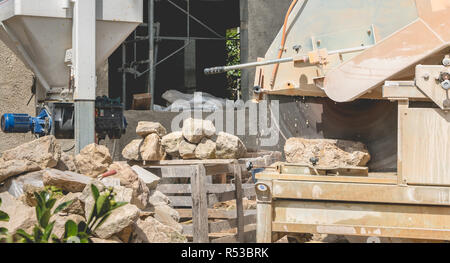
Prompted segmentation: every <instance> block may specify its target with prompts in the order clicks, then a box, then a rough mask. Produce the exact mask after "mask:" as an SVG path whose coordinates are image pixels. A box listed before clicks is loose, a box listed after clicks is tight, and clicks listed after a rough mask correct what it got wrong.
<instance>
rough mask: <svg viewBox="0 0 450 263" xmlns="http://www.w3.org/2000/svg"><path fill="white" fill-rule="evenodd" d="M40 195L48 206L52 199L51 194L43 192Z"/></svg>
mask: <svg viewBox="0 0 450 263" xmlns="http://www.w3.org/2000/svg"><path fill="white" fill-rule="evenodd" d="M40 195H41V197H42V201H44V204H46V203H47V201H48V200H49V199H50V197H51V194H50V193H49V192H47V191H42V192H41V193H40Z"/></svg>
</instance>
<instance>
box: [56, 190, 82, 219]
mask: <svg viewBox="0 0 450 263" xmlns="http://www.w3.org/2000/svg"><path fill="white" fill-rule="evenodd" d="M81 195H82V193H69V194H67V195H65V196H64V197H62V198H61V199H59V200H58V201H56V203H55V207H58V206H59V205H61V204H62V203H65V202H68V201H72V204H70V205H69V206H68V207H66V208H64V209H63V210H62V211H61V214H62V213H65V214H73V215H80V216H83V217H84V216H85V211H84V203H83V202H81Z"/></svg>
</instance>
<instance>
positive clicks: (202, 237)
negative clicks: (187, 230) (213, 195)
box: [191, 165, 209, 243]
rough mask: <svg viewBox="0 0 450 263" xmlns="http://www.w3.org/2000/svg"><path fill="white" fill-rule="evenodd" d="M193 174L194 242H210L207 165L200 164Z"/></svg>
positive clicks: (193, 170)
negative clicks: (206, 179)
mask: <svg viewBox="0 0 450 263" xmlns="http://www.w3.org/2000/svg"><path fill="white" fill-rule="evenodd" d="M191 174H192V177H191V178H192V179H191V184H192V215H193V220H192V221H193V230H194V231H193V233H194V243H209V237H208V233H209V231H208V203H207V200H206V184H205V177H206V174H205V167H204V166H203V165H198V166H197V167H196V169H192V173H191Z"/></svg>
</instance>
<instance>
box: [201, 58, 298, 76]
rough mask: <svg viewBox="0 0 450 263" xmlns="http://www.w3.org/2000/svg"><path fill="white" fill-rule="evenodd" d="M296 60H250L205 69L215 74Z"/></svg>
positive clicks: (210, 73) (207, 73)
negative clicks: (239, 63)
mask: <svg viewBox="0 0 450 263" xmlns="http://www.w3.org/2000/svg"><path fill="white" fill-rule="evenodd" d="M292 61H294V58H292V57H291V58H282V59H273V60H267V61H261V62H250V63H245V64H241V65H234V66H224V67H214V68H207V69H205V71H204V72H205V74H206V75H213V74H220V73H225V72H227V71H232V70H239V69H245V68H256V67H261V66H266V65H273V64H279V63H287V62H292Z"/></svg>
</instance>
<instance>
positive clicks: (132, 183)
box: [110, 135, 151, 209]
mask: <svg viewBox="0 0 450 263" xmlns="http://www.w3.org/2000/svg"><path fill="white" fill-rule="evenodd" d="M150 136H151V135H150ZM110 169H114V170H116V171H117V175H114V177H118V178H120V184H121V185H122V186H125V187H128V188H131V189H132V190H133V198H132V200H131V204H134V205H136V206H137V207H139V208H140V209H145V208H146V207H147V205H148V199H149V197H150V190H149V189H148V187H147V185H146V184H145V182H144V181H143V180H142V179H140V178H139V175H138V174H137V173H136V172H135V171H134V170H133V169H132V168H131V167H130V166H129V165H128V164H127V163H123V162H115V163H113V164H112V165H111V166H110Z"/></svg>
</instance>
